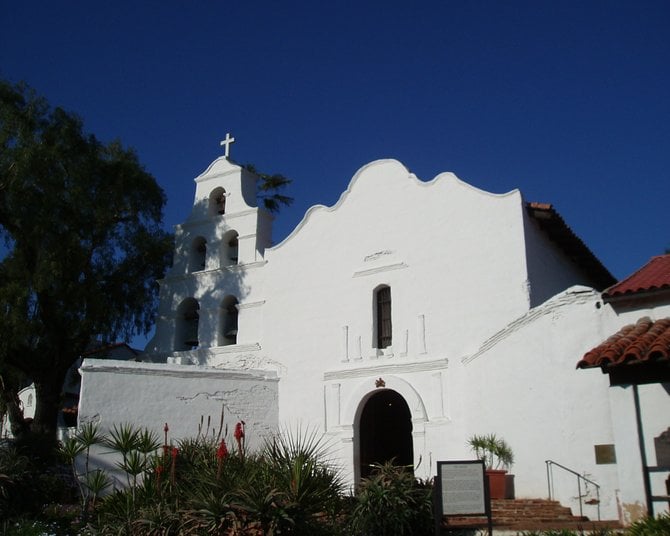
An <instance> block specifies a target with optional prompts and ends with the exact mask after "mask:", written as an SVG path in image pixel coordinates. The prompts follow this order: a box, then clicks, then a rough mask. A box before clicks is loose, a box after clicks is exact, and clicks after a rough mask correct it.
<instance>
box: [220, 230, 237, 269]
mask: <svg viewBox="0 0 670 536" xmlns="http://www.w3.org/2000/svg"><path fill="white" fill-rule="evenodd" d="M238 237H239V235H238V234H237V232H236V231H229V232H227V233H226V234H225V235H223V240H222V245H221V265H222V266H234V265H236V264H237V263H238V262H239V243H238Z"/></svg>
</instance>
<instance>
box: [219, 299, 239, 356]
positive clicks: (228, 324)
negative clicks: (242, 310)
mask: <svg viewBox="0 0 670 536" xmlns="http://www.w3.org/2000/svg"><path fill="white" fill-rule="evenodd" d="M238 303H239V302H238V301H237V298H235V296H226V297H225V298H224V299H223V301H222V302H221V308H220V311H219V323H220V325H219V346H228V345H230V344H237V315H238V310H237V306H238Z"/></svg>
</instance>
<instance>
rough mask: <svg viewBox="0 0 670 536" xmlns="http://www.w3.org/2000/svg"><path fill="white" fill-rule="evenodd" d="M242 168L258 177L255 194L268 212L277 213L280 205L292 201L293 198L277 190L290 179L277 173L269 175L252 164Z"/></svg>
mask: <svg viewBox="0 0 670 536" xmlns="http://www.w3.org/2000/svg"><path fill="white" fill-rule="evenodd" d="M244 169H246V170H248V171H251V172H252V173H253V174H255V175H257V176H258V177H259V178H260V182H259V183H258V191H257V193H256V196H257V197H258V199H261V200H262V201H263V206H264V207H265V208H266V209H267V210H269V211H270V212H273V213H277V212H279V210H280V209H281V207H282V206H285V207H288V206H290V205H291V203H293V198H292V197H289V196H287V195H283V194H280V193H279V191H278V190H282V189H284V188H286V187H287V186H288V185H289V184H291V182H292V181H291V179H289V178H287V177H284V175H281V174H279V173H275V174H273V175H269V174H267V173H261V172H260V171H258V170H257V169H256V166H254V165H253V164H245V165H244Z"/></svg>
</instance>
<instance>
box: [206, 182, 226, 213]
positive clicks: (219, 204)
mask: <svg viewBox="0 0 670 536" xmlns="http://www.w3.org/2000/svg"><path fill="white" fill-rule="evenodd" d="M225 213H226V191H225V190H224V189H223V188H215V189H214V190H212V193H211V194H209V214H210V215H211V216H215V215H216V214H225Z"/></svg>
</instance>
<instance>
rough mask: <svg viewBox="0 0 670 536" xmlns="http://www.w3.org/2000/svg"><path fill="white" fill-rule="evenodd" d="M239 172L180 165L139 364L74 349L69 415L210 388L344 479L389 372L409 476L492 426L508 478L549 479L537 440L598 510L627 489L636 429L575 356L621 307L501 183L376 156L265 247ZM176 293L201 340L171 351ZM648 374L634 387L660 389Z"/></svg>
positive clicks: (149, 407)
mask: <svg viewBox="0 0 670 536" xmlns="http://www.w3.org/2000/svg"><path fill="white" fill-rule="evenodd" d="M236 181H237V182H236ZM252 183H253V178H252V177H249V175H248V174H246V173H245V174H242V172H241V170H240V168H238V167H237V166H235V165H233V164H231V163H229V162H227V161H222V160H221V159H219V160H218V161H216V162H215V163H214V164H212V166H210V168H208V170H207V171H206V172H205V173H203V175H201V176H200V177H199V178H198V179H196V184H197V188H196V196H195V201H194V209H193V212H192V214H191V216H190V217H189V219H188V220H187V222H185V224H184V225H182V226H180V227H178V229H177V232H178V237H177V240H178V242H177V247H176V252H175V259H176V260H175V265H174V268H173V270H172V271H171V273H170V274H169V275H168V276H167V277H166V278H165V279H164V280H163V281H162V282H161V306H160V310H159V321H158V323H157V330H156V336H155V338H154V340H152V341H151V343H150V344H149V345H148V346H147V352H149V354H148V356H147V359H148V360H153V361H155V362H156V364H153V365H152V364H148V363H146V364H143V365H137V366H136V365H134V364H126V363H124V364H122V365H119V366H118V367H116V368H100V366H98V365H97V364H93V363H89V362H87V363H86V364H85V366H84V368H83V369H82V370H83V378H84V382H83V383H84V390H85V392H84V393H83V397H82V398H83V402H82V407H81V408H80V415H81V416H82V418H85V419H93V418H99V419H103V418H104V419H105V422H108V423H112V422H116V421H118V420H128V419H130V418H132V419H133V421H134V422H137V423H138V424H144V423H147V424H146V425H148V426H158V427H162V424H163V422H164V420H165V418H164V417H163V415H169V416H173V418H174V420H175V422H179V423H181V424H180V426H181V428H179V429H178V433H179V434H183V436H185V435H188V434H194V433H195V431H197V429H196V427H197V423H198V422H199V418H200V415H212V416H213V418H214V417H216V416H218V414H219V411H220V406H221V405H222V404H224V405H225V406H226V408H227V409H226V414H227V415H230V416H231V419H232V420H240V419H243V420H245V421H246V422H247V424H248V425H249V426H250V428H249V430H250V434H249V435H250V436H254V435H255V436H257V437H261V436H262V435H263V434H265V433H266V432H268V431H269V430H270V429H271V428H273V427H275V426H276V425H278V424H279V425H284V426H288V427H292V426H293V425H300V426H309V427H310V428H312V429H313V428H316V429H318V430H321V431H323V432H325V433H326V434H327V435H328V437H329V439H330V442H331V445H332V451H333V455H334V457H335V459H336V460H337V461H338V462H339V464H340V466H341V467H342V470H343V474H344V476H345V478H346V479H347V480H348V481H349V482H350V483H353V482H354V480H355V478H356V476H357V463H358V446H359V439H360V438H359V431H358V427H359V420H360V415H361V410H362V408H363V406H364V405H365V403H366V401H367V400H368V399H369V397H370V396H371V395H372V394H373V393H375V392H377V391H378V390H379V389H392V390H394V391H396V392H398V393H400V395H402V397H403V398H404V400H405V401H406V402H407V404H408V407H409V410H410V414H411V418H412V427H413V432H412V441H413V448H414V462H415V466H416V467H417V469H416V473H417V476H420V477H423V478H427V477H430V476H432V475H433V474H434V473H435V467H436V462H437V461H438V460H450V459H451V460H454V459H463V458H469V457H472V454H471V453H470V452H469V451H468V449H467V447H466V442H467V439H468V437H469V436H470V435H472V434H475V433H477V434H479V433H493V432H495V433H498V434H499V435H501V436H502V437H504V438H505V439H506V440H507V441H508V442H509V443H510V444H511V445H512V447H513V448H514V450H515V454H516V460H517V461H516V463H515V465H514V467H513V472H514V474H515V478H516V492H517V496H521V497H546V496H547V482H546V471H545V464H544V462H545V460H547V459H552V460H555V461H556V462H559V463H561V464H563V465H566V466H568V467H570V468H573V469H574V470H576V471H578V472H580V473H584V474H585V475H586V476H588V477H589V478H591V479H592V480H595V481H596V482H598V483H599V484H601V486H602V491H601V493H602V497H601V500H602V516H603V517H604V518H617V517H618V516H620V513H621V511H622V509H625V507H626V505H630V504H635V501H638V500H639V499H640V497H643V494H642V495H640V493H639V486H638V485H637V484H636V483H635V478H634V476H632V474H633V473H634V470H629V468H628V465H629V462H628V459H629V458H628V457H629V455H631V456H632V455H634V447H635V445H634V444H632V440H630V439H629V438H628V439H627V435H626V434H627V433H628V431H627V430H624V428H625V427H623V426H619V424H618V413H617V414H616V415H615V416H613V415H614V413H615V412H618V411H619V410H620V408H621V407H623V406H625V404H626V402H625V400H624V398H625V397H622V396H621V395H620V394H617V393H616V392H614V391H612V390H611V389H610V388H609V386H608V378H607V377H606V376H604V375H602V374H600V373H599V372H597V371H577V370H575V365H576V362H577V361H578V360H579V359H580V357H581V356H582V355H583V354H584V353H585V352H586V351H588V350H589V349H591V348H592V347H594V346H596V345H597V344H599V343H600V342H602V340H604V339H605V338H606V337H608V336H609V335H611V334H612V333H614V332H615V331H617V330H618V329H619V327H620V326H621V325H622V322H623V321H624V318H623V317H622V316H621V315H620V314H619V313H617V312H615V311H614V310H612V308H611V307H609V306H603V305H602V303H601V300H600V296H599V295H598V294H597V293H596V292H594V291H593V290H591V289H589V288H586V287H573V286H574V285H576V284H579V283H583V274H582V273H581V271H580V270H579V269H577V268H575V267H574V265H572V264H571V261H570V260H569V259H567V258H566V257H565V256H563V254H562V252H561V250H560V249H559V248H557V246H556V245H555V244H554V243H552V242H550V241H549V240H547V239H546V237H545V236H544V235H543V234H542V233H541V232H540V231H539V230H538V229H537V228H535V227H533V226H532V225H531V224H532V222H529V221H528V217H527V215H526V212H525V208H524V201H523V199H522V198H521V194H520V193H519V192H518V191H512V192H509V193H506V194H501V195H497V194H491V193H488V192H483V191H481V190H478V189H476V188H474V187H472V186H470V185H468V184H466V183H464V182H462V181H461V180H459V179H458V178H457V177H456V176H455V175H453V174H451V173H444V174H441V175H439V176H438V177H436V178H435V179H433V180H432V181H430V182H423V181H421V180H419V179H418V178H417V177H415V176H414V175H412V174H411V173H410V172H409V171H408V170H407V169H406V168H405V167H404V166H403V165H402V164H400V163H399V162H397V161H394V160H381V161H377V162H373V163H371V164H368V165H367V166H364V167H363V168H362V169H361V170H360V171H359V172H358V173H357V174H356V175H355V176H354V177H353V179H352V181H351V183H350V185H349V187H348V189H347V191H345V192H344V193H343V194H342V196H341V198H340V200H339V201H338V202H337V203H336V204H335V205H334V206H333V207H323V206H317V207H313V208H311V209H310V210H309V211H308V212H307V214H306V215H305V218H304V219H303V221H302V222H301V223H300V225H299V226H298V227H297V228H296V229H295V230H294V232H293V233H291V235H290V236H289V237H288V238H287V239H286V240H284V241H283V242H282V243H281V244H279V245H277V246H275V247H272V248H270V247H268V245H269V236H270V227H269V226H270V222H271V221H270V219H269V217H267V215H266V214H265V213H264V212H262V211H259V210H258V209H256V208H255V207H254V202H253V200H252V199H251V196H250V193H249V189H250V186H249V185H250V184H252ZM218 187H225V190H226V192H227V193H228V194H229V200H230V202H228V201H227V204H226V214H225V215H223V216H220V215H214V216H212V215H208V214H207V212H206V211H203V210H204V209H203V208H202V207H203V206H204V203H205V201H206V200H207V199H208V197H209V195H210V192H212V191H213V190H214V189H215V188H218ZM204 200H205V201H204ZM230 230H236V231H237V232H239V234H240V244H242V242H243V241H244V240H246V241H247V242H246V243H247V246H245V247H244V248H243V247H242V246H241V247H240V263H239V264H238V265H237V266H234V267H221V265H220V263H219V262H218V257H217V256H216V255H217V253H216V252H217V251H218V250H217V245H216V244H217V241H220V240H221V237H223V236H226V233H227V232H228V231H230ZM196 236H201V237H203V238H205V239H206V240H207V244H208V258H207V263H206V267H205V269H204V270H202V271H198V272H197V273H192V272H191V271H190V270H189V268H188V262H187V258H188V255H189V251H188V247H187V245H188V244H190V243H191V241H192V239H193V238H194V237H196ZM245 248H246V249H245ZM210 251H212V252H214V253H212V255H211V256H210ZM380 285H388V286H389V287H390V288H391V297H392V324H393V344H392V346H391V347H390V348H386V349H384V350H378V349H376V348H375V343H374V339H373V337H374V326H373V318H374V313H373V308H374V307H373V304H374V302H373V295H374V291H375V289H376V288H378V287H379V286H380ZM571 287H573V288H571ZM566 289H569V290H566ZM529 292H532V293H533V294H532V298H531V295H530V294H529ZM554 293H556V294H557V295H556V296H553V297H551V298H550V299H548V300H547V301H546V302H544V303H539V302H540V301H541V299H542V298H544V297H549V296H550V295H551V294H554ZM228 295H234V296H236V297H237V298H238V300H239V305H238V310H239V321H238V325H239V330H238V339H237V344H234V345H230V346H219V343H218V340H219V339H218V338H217V335H216V330H217V329H218V325H219V322H218V314H219V307H220V304H221V301H222V300H223V299H224V297H225V296H228ZM187 297H191V298H194V299H196V300H197V301H198V303H199V306H200V309H199V313H200V326H199V343H200V344H199V346H198V347H197V348H194V349H192V350H188V351H175V346H174V333H175V332H174V329H175V328H174V326H175V319H176V316H175V315H176V309H177V307H178V305H179V303H181V301H182V300H183V299H184V298H187ZM531 299H532V301H531ZM531 303H532V304H533V305H537V306H536V307H534V308H532V309H531V308H530V306H531ZM664 314H666V315H670V311H668V312H667V313H664ZM632 316H633V313H631V317H632ZM635 320H637V318H634V319H633V320H631V322H633V321H635ZM166 362H167V364H165V363H166ZM159 363H161V364H159ZM106 365H108V364H107V363H106ZM379 379H381V380H383V383H384V386H383V387H378V386H377V384H376V382H377V380H379ZM650 391H651V390H650ZM646 392H647V390H645V393H646ZM654 393H655V394H653V395H652V396H651V399H650V400H649V404H650V405H651V406H655V405H658V404H663V403H665V404H667V399H663V395H662V393H659V392H657V391H654ZM665 395H666V398H667V393H665ZM645 396H646V395H645ZM622 411H623V410H622ZM82 412H83V413H82ZM159 415H160V418H158V416H159ZM168 420H169V419H168ZM232 420H228V421H227V422H229V423H232ZM662 420H663V418H661V421H662ZM657 424H658V423H653V426H650V430H651V429H652V428H653V429H654V430H656V429H657V428H659V427H660V424H658V425H657ZM661 424H662V423H661ZM666 427H667V423H666ZM175 433H177V432H175ZM650 433H651V432H650ZM655 434H656V435H657V434H658V431H656V432H655ZM612 443H614V444H615V445H616V449H617V458H618V462H617V464H612V465H598V464H596V463H595V458H594V445H599V444H612ZM651 444H652V445H653V441H652V442H651ZM631 452H633V454H631ZM624 466H625V467H624ZM557 478H558V481H557V482H556V486H555V487H556V489H555V492H556V494H557V496H558V498H559V499H561V501H562V502H563V503H564V504H567V505H570V506H572V507H573V510H574V509H575V504H576V503H575V501H574V499H573V497H574V496H575V495H576V490H575V489H574V488H573V487H571V484H570V483H569V482H568V483H566V484H564V483H563V482H562V481H560V480H561V477H557ZM629 482H631V483H632V484H631V485H629ZM584 513H585V514H586V515H589V516H591V517H595V510H593V511H589V510H588V509H587V510H585V512H584Z"/></svg>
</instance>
